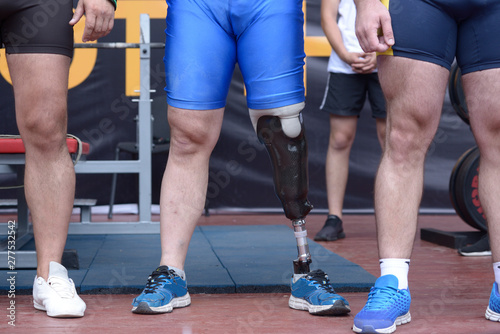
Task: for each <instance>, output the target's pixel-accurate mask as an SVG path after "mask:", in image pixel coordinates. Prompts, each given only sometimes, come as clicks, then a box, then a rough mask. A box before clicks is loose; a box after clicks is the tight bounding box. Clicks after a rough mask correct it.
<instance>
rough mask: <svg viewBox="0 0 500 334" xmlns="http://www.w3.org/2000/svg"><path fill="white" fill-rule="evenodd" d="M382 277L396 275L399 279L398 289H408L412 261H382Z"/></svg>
mask: <svg viewBox="0 0 500 334" xmlns="http://www.w3.org/2000/svg"><path fill="white" fill-rule="evenodd" d="M379 263H380V276H384V275H394V276H396V277H397V278H398V282H399V283H398V289H407V288H408V271H409V269H410V259H392V258H390V259H380V260H379Z"/></svg>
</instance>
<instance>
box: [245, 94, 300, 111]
mask: <svg viewBox="0 0 500 334" xmlns="http://www.w3.org/2000/svg"><path fill="white" fill-rule="evenodd" d="M304 101H305V98H304V96H303V95H302V96H300V97H295V98H288V99H285V100H280V101H271V102H269V101H266V102H256V101H254V102H250V101H248V102H247V104H248V108H250V109H257V110H259V109H271V108H280V107H285V106H291V105H292V104H297V103H301V102H304Z"/></svg>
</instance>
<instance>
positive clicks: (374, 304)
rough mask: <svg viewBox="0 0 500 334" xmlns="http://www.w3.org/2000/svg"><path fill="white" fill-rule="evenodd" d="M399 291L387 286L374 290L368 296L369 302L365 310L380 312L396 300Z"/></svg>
mask: <svg viewBox="0 0 500 334" xmlns="http://www.w3.org/2000/svg"><path fill="white" fill-rule="evenodd" d="M397 291H398V290H397V289H395V288H393V287H390V286H386V287H382V288H375V287H374V288H372V289H371V290H370V293H369V294H368V301H367V302H366V305H365V308H366V309H371V310H379V309H382V308H384V306H385V305H386V304H387V303H388V302H389V301H391V300H394V299H395V298H396V293H397Z"/></svg>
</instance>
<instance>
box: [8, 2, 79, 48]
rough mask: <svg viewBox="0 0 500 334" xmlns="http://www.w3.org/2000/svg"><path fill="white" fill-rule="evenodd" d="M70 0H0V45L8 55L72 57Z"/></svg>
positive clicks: (71, 6)
mask: <svg viewBox="0 0 500 334" xmlns="http://www.w3.org/2000/svg"><path fill="white" fill-rule="evenodd" d="M72 16H73V1H72V0H0V45H2V44H3V46H4V47H5V50H6V52H7V53H8V54H13V53H52V54H62V55H66V56H68V57H72V56H73V27H72V26H71V25H70V24H69V21H70V20H71V17H72Z"/></svg>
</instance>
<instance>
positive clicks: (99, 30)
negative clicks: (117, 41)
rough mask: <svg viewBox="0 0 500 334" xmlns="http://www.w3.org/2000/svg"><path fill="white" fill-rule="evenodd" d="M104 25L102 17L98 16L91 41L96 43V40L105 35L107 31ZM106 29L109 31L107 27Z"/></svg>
mask: <svg viewBox="0 0 500 334" xmlns="http://www.w3.org/2000/svg"><path fill="white" fill-rule="evenodd" d="M103 24H104V22H103V18H102V16H96V18H95V24H94V30H93V31H92V34H91V36H90V40H91V41H95V40H96V39H98V38H100V37H102V36H103V35H104V33H105V32H106V30H104V28H103ZM105 29H107V27H106V28H105Z"/></svg>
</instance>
